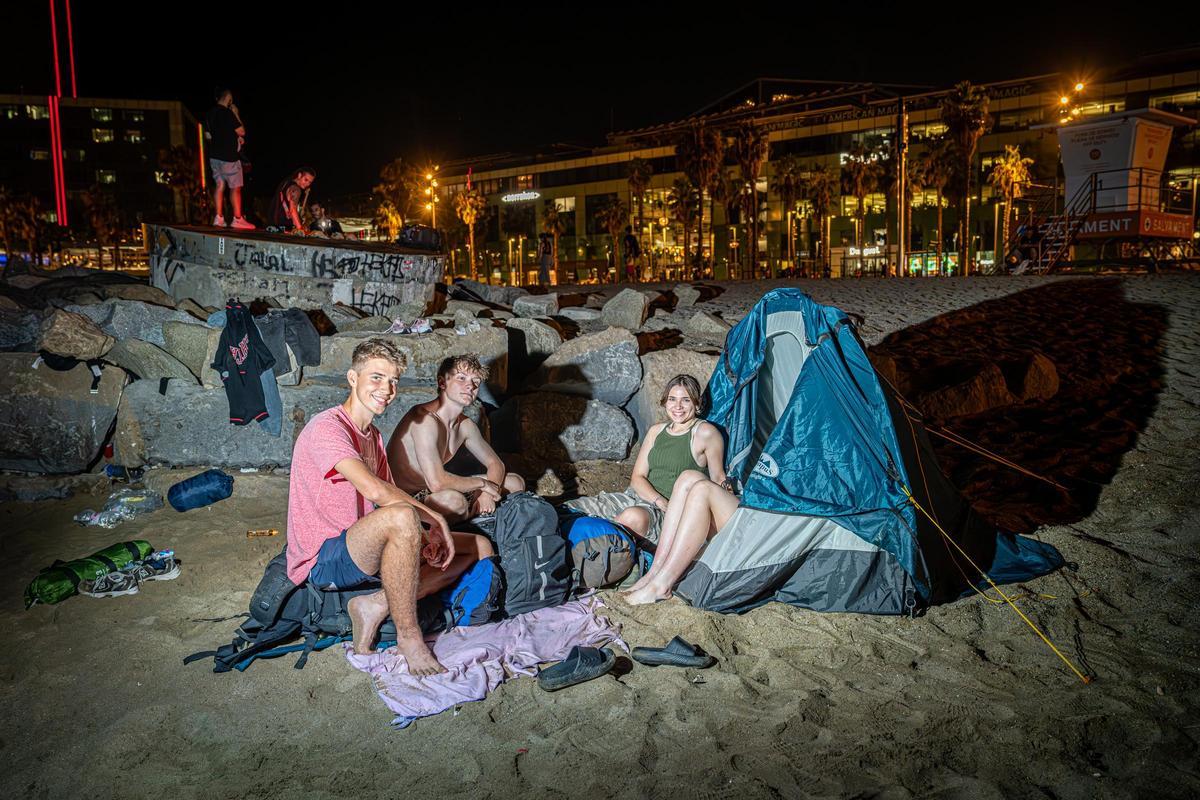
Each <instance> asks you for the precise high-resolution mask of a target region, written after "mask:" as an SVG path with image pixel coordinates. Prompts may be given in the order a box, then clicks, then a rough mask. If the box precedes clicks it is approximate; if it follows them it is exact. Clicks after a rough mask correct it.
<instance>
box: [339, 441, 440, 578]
mask: <svg viewBox="0 0 1200 800" xmlns="http://www.w3.org/2000/svg"><path fill="white" fill-rule="evenodd" d="M333 468H334V469H336V470H337V471H338V472H339V473H340V474H341V476H342V477H343V478H345V479H346V480H348V481H350V484H351V485H352V486H353V487H354V488H355V489H357V490H358V493H359V494H361V495H362V496H363V498H365V499H366V500H369V501H371V502H372V503H374V504H375V505H376V506H379V507H380V508H382V507H384V506H391V505H396V504H397V503H407V504H408V505H410V506H412V507H413V508H414V509H416V512H417V515H418V516H419V517H420V518H421V519H422V520H424V521H425V522H428V523H429V526H430V528H429V532H430V537H431V541H432V540H433V539H432V537H433V536H437V537H438V538H439V539H441V543H440V544H441V546H440V547H439V548H437V550H438V554H440V555H441V556H442V558H441V559H430V563H431V564H433V566H435V567H438V568H439V569H445V568H446V567H447V566H449V564H450V561H451V560H452V559H453V558H454V537H452V536H451V535H450V528H449V526H447V525H446V518H445V517H443V516H442V515H441V514H439V513H437V512H436V511H434V510H433V509H431V508H429V507H428V506H426V505H425V504H424V503H421V502H418V501H417V499H416V498H414V497H413V496H412V495H410V494H408V493H407V492H405V491H404V490H402V489H401V488H400V487H398V486H396V485H395V484H394V483H389V482H387V481H384V480H380V479H379V478H378V477H377V476H375V475H374V474H373V473H372V472H371V470H369V469H367V465H366V464H364V463H363V462H362V460H361V459H358V458H343V459H342V460H341V461H339V462H337V464H335V465H334V467H333Z"/></svg>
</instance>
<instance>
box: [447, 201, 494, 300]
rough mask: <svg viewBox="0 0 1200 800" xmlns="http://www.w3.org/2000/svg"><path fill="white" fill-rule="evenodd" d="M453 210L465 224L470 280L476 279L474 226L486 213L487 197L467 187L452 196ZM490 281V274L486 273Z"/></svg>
mask: <svg viewBox="0 0 1200 800" xmlns="http://www.w3.org/2000/svg"><path fill="white" fill-rule="evenodd" d="M454 211H455V213H457V214H458V218H459V219H461V220H462V221H463V224H464V225H466V226H467V249H468V252H469V253H470V256H471V280H477V279H478V272H477V271H476V262H475V226H476V225H477V224H478V223H479V222H481V221H483V217H484V215H485V214H486V213H487V198H485V197H484V196H483V195H482V194H480V193H479V190H478V189H468V190H467V191H465V192H459V193H458V194H456V195H455V196H454ZM488 282H489V283H490V282H491V274H490V273H489V275H488Z"/></svg>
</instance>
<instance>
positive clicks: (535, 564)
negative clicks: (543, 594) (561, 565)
mask: <svg viewBox="0 0 1200 800" xmlns="http://www.w3.org/2000/svg"><path fill="white" fill-rule="evenodd" d="M553 560H554V559H550V561H553ZM550 561H535V562H533V568H534V569H541V568H542V567H544V566H546V565H547V564H549V563H550Z"/></svg>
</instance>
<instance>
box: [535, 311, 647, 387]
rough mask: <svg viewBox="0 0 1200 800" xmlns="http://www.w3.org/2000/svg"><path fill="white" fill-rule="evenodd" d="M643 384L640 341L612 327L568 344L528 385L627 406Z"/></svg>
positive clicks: (563, 346)
mask: <svg viewBox="0 0 1200 800" xmlns="http://www.w3.org/2000/svg"><path fill="white" fill-rule="evenodd" d="M641 383H642V362H641V361H639V360H638V344H637V339H635V338H634V337H633V334H631V333H630V332H629V331H627V330H624V329H622V328H609V329H608V330H605V331H601V332H600V333H593V334H590V335H588V336H580V337H579V338H577V339H572V340H571V341H569V342H565V343H564V344H563V345H562V347H560V348H558V350H557V351H556V352H555V353H554V354H553V355H552V356H550V357H549V358H547V359H546V360H545V362H544V363H543V364H542V366H541V367H540V368H539V369H538V370H537V372H535V373H534V374H533V376H532V377H531V378H530V379H529V381H528V384H527V385H528V386H529V387H530V388H532V389H538V390H541V391H550V392H562V393H564V394H575V395H580V396H581V397H589V398H594V399H596V400H603V401H604V402H606V403H612V404H613V405H617V406H623V405H625V401H627V400H628V399H629V398H630V397H632V396H633V393H634V392H636V391H637V388H638V386H640V385H641Z"/></svg>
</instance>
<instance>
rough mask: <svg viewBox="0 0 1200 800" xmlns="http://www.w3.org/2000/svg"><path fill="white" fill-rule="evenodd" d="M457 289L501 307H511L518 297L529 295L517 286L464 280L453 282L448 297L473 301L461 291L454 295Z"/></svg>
mask: <svg viewBox="0 0 1200 800" xmlns="http://www.w3.org/2000/svg"><path fill="white" fill-rule="evenodd" d="M457 289H463V290H465V291H466V292H470V293H471V294H472V295H474V296H475V297H478V298H480V299H481V300H483V302H485V303H497V304H499V305H502V306H511V305H512V304H513V302H514V301H515V300H516V299H517V298H518V297H524V296H525V295H527V294H529V292H528V291H527V290H525V289H522V288H521V287H519V286H494V285H492V284H490V283H480V282H479V281H472V280H468V279H466V278H461V279H459V280H456V281H454V285H453V286H451V287H450V296H451V297H454V298H457V299H461V300H471V299H473V298H471V297H468V296H467V295H466V294H465V293H464V292H462V291H459V292H457V293H456V291H455V290H457Z"/></svg>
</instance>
